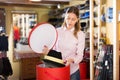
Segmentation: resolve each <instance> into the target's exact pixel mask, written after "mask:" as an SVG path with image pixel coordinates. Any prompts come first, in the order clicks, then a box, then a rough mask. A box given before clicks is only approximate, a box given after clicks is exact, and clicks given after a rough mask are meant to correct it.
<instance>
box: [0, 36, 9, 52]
mask: <svg viewBox="0 0 120 80" xmlns="http://www.w3.org/2000/svg"><path fill="white" fill-rule="evenodd" d="M0 51H8V36H6V35H1V36H0Z"/></svg>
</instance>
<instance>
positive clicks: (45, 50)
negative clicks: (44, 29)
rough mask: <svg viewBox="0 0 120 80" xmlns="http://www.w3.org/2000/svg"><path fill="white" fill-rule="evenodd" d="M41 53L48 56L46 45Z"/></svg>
mask: <svg viewBox="0 0 120 80" xmlns="http://www.w3.org/2000/svg"><path fill="white" fill-rule="evenodd" d="M42 52H43V54H45V55H47V54H48V52H49V49H48V47H47V46H46V45H44V47H43V49H42Z"/></svg>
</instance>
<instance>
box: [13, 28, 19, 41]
mask: <svg viewBox="0 0 120 80" xmlns="http://www.w3.org/2000/svg"><path fill="white" fill-rule="evenodd" d="M13 30H14V40H19V39H20V31H19V28H18V27H17V26H14V27H13Z"/></svg>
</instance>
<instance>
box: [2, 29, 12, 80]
mask: <svg viewBox="0 0 120 80" xmlns="http://www.w3.org/2000/svg"><path fill="white" fill-rule="evenodd" d="M8 45H9V44H8V36H7V35H6V34H5V32H4V30H1V31H0V80H8V76H9V75H12V74H13V71H12V67H11V64H10V61H9V58H8V57H7V51H8Z"/></svg>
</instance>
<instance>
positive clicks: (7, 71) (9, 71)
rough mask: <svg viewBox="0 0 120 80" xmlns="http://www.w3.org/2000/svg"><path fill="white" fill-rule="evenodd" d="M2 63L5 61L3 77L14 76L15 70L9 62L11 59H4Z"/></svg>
mask: <svg viewBox="0 0 120 80" xmlns="http://www.w3.org/2000/svg"><path fill="white" fill-rule="evenodd" d="M2 61H3V70H2V75H3V76H9V75H12V74H13V70H12V66H11V63H10V61H9V58H8V57H3V58H2Z"/></svg>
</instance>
